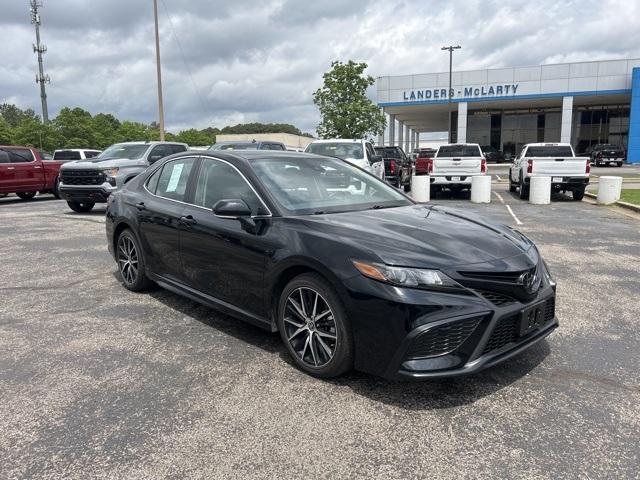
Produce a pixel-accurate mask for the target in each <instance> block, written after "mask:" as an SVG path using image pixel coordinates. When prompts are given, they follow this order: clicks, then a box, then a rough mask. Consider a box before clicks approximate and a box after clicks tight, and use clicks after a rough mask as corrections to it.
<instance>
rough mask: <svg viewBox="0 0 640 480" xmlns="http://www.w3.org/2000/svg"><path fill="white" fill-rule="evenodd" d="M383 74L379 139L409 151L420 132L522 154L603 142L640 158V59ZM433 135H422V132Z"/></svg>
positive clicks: (634, 159)
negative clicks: (553, 145) (535, 145)
mask: <svg viewBox="0 0 640 480" xmlns="http://www.w3.org/2000/svg"><path fill="white" fill-rule="evenodd" d="M448 86H449V72H442V73H424V74H417V75H401V76H386V77H379V78H378V80H377V93H378V105H379V106H380V107H381V108H382V109H383V111H384V113H385V114H386V115H387V121H388V126H387V131H386V132H385V135H384V136H381V138H379V139H378V143H385V144H390V145H400V146H402V147H403V148H404V149H405V151H410V150H412V149H413V148H416V147H417V146H419V144H420V139H421V136H420V134H421V133H425V132H446V131H447V130H448V127H447V119H448V116H449V115H448V108H449V105H448V103H449V101H450V103H451V105H450V108H451V126H452V141H453V142H470V143H479V144H480V145H483V146H485V145H486V146H491V147H493V148H495V149H498V150H502V151H504V152H505V154H511V155H514V154H517V153H518V152H519V151H520V149H521V148H522V146H523V145H524V144H526V143H531V142H569V143H571V144H572V145H573V147H574V148H575V150H576V152H578V153H582V152H585V151H587V149H588V148H589V147H590V146H592V145H595V144H598V143H613V144H616V145H621V146H623V147H624V148H625V149H627V151H628V153H627V157H628V161H630V162H634V163H638V162H640V59H627V60H608V61H600V62H579V63H561V64H553V65H538V66H530V67H513V68H495V69H487V70H470V71H454V72H453V74H452V88H451V93H452V95H451V98H450V99H449V98H448V95H447V91H448ZM425 137H427V135H423V136H422V138H425Z"/></svg>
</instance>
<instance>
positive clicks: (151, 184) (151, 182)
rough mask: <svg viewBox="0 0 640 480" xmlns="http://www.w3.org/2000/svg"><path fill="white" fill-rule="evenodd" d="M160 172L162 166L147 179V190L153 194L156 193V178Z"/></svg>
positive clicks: (158, 177)
mask: <svg viewBox="0 0 640 480" xmlns="http://www.w3.org/2000/svg"><path fill="white" fill-rule="evenodd" d="M161 173H162V168H159V169H158V170H156V171H155V172H154V174H153V175H151V176H150V177H149V179H148V180H147V190H149V191H150V192H151V193H153V194H155V193H156V189H157V188H158V180H159V179H160V174H161Z"/></svg>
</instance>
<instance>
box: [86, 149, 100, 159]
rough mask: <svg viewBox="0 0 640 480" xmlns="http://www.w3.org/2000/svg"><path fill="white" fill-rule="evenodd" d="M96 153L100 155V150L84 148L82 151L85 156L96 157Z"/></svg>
mask: <svg viewBox="0 0 640 480" xmlns="http://www.w3.org/2000/svg"><path fill="white" fill-rule="evenodd" d="M98 155H100V152H98V151H91V150H85V152H84V156H85V158H93V157H97V156H98Z"/></svg>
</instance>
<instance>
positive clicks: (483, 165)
mask: <svg viewBox="0 0 640 480" xmlns="http://www.w3.org/2000/svg"><path fill="white" fill-rule="evenodd" d="M429 160H431V161H430V162H429V164H428V168H427V170H428V174H429V175H430V176H431V194H432V195H435V194H436V193H437V192H438V190H441V189H443V188H445V187H446V188H449V189H451V190H462V189H463V188H471V177H473V176H476V175H485V174H486V173H487V161H486V159H485V157H484V155H483V154H482V150H480V145H478V144H477V143H456V144H450V145H442V146H441V147H440V148H438V151H437V152H436V154H435V156H434V157H433V158H432V159H429Z"/></svg>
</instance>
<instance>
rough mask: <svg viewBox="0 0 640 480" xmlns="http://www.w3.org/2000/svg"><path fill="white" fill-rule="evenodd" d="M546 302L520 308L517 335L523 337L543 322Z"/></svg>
mask: <svg viewBox="0 0 640 480" xmlns="http://www.w3.org/2000/svg"><path fill="white" fill-rule="evenodd" d="M546 304H547V302H542V303H538V304H536V305H532V306H531V307H528V308H525V309H524V310H522V312H521V313H520V325H519V329H518V336H520V337H523V336H525V335H528V334H529V333H531V332H533V331H534V330H537V329H538V328H540V327H541V326H542V325H543V324H544V316H545V315H544V314H545V306H546Z"/></svg>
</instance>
